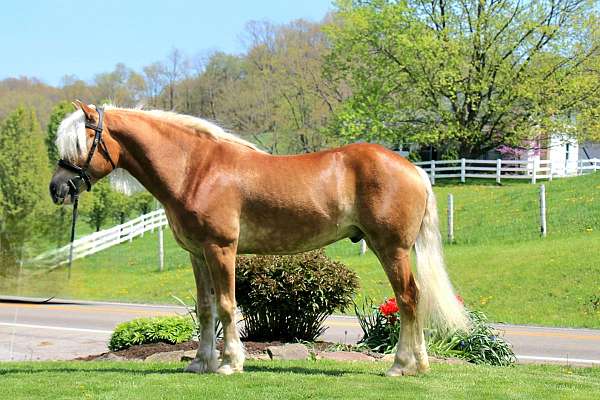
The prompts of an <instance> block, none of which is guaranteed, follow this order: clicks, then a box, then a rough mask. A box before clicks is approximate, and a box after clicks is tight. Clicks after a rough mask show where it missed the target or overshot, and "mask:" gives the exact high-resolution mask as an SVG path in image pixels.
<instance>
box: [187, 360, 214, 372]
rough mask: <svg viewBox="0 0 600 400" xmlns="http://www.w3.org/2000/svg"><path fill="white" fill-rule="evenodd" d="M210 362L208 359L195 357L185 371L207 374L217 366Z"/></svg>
mask: <svg viewBox="0 0 600 400" xmlns="http://www.w3.org/2000/svg"><path fill="white" fill-rule="evenodd" d="M210 364H211V363H210V362H208V361H204V360H198V359H194V360H192V362H191V363H190V365H188V366H187V367H185V369H184V370H183V371H184V372H190V373H194V374H206V373H209V372H214V371H215V370H216V367H215V366H211V365H210Z"/></svg>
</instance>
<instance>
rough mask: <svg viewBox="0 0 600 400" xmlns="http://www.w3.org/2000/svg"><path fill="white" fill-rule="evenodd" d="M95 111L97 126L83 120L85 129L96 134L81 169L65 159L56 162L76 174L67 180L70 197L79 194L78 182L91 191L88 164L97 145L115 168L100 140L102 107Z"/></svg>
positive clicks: (104, 145)
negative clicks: (91, 130)
mask: <svg viewBox="0 0 600 400" xmlns="http://www.w3.org/2000/svg"><path fill="white" fill-rule="evenodd" d="M96 111H98V125H93V124H92V122H91V121H89V120H88V119H87V118H86V120H85V127H86V128H89V129H93V130H94V131H95V132H96V134H95V135H94V141H93V142H92V147H90V150H89V152H88V155H87V158H86V160H85V163H84V164H83V167H79V166H77V165H74V164H72V163H71V162H69V161H67V160H65V159H60V160H58V165H59V166H60V167H62V168H64V169H68V170H69V171H72V172H75V173H76V174H77V175H76V176H74V177H73V178H71V179H69V181H68V182H67V184H68V185H69V188H70V191H69V192H70V194H71V196H77V195H78V194H79V186H80V185H79V182H78V181H83V182H84V183H85V186H86V188H87V191H88V192H89V191H90V190H91V189H92V182H91V179H90V175H89V174H88V172H87V170H88V168H89V167H90V163H91V162H92V157H94V153H96V149H97V148H98V145H99V146H100V149H101V151H102V152H103V153H104V156H105V157H106V159H107V160H108V162H109V163H110V165H111V166H112V168H113V169H115V168H116V166H115V163H114V162H113V160H112V158H111V157H110V153H109V152H108V148H107V147H106V143H104V140H103V139H102V130H103V128H102V123H103V119H104V110H103V109H102V107H98V108H97V110H96ZM73 200H74V199H73Z"/></svg>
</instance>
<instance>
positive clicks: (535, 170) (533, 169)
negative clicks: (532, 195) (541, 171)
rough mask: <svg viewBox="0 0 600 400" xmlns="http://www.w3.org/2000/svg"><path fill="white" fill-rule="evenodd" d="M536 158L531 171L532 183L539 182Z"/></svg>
mask: <svg viewBox="0 0 600 400" xmlns="http://www.w3.org/2000/svg"><path fill="white" fill-rule="evenodd" d="M536 160H537V159H536V158H534V159H533V167H532V169H531V183H536V182H537V163H536Z"/></svg>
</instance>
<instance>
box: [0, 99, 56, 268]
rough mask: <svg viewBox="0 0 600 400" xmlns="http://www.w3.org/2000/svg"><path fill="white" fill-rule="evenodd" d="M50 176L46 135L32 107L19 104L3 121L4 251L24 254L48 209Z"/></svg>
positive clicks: (0, 218)
mask: <svg viewBox="0 0 600 400" xmlns="http://www.w3.org/2000/svg"><path fill="white" fill-rule="evenodd" d="M49 179H50V171H49V169H48V158H47V152H46V149H45V147H44V136H43V134H42V131H41V129H40V126H39V123H38V121H37V118H36V116H35V113H34V111H33V110H32V109H28V108H24V107H19V108H17V109H16V110H15V111H13V112H12V113H10V114H9V115H8V116H7V117H6V119H5V120H4V121H3V122H2V123H1V124H0V226H1V228H2V229H0V253H2V254H0V255H1V256H2V259H3V260H6V259H7V258H8V259H13V260H14V259H15V258H17V257H20V256H21V255H22V251H23V246H24V243H25V241H26V239H31V238H33V237H35V236H36V233H37V232H38V228H39V224H38V223H37V222H38V220H39V219H40V218H39V217H40V216H42V215H44V214H45V213H47V212H48V209H49V207H50V206H51V203H50V201H49V197H48V192H47V184H48V181H49Z"/></svg>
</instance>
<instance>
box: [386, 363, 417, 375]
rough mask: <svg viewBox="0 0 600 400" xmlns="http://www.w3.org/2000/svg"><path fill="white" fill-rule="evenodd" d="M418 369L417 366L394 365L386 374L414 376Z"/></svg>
mask: <svg viewBox="0 0 600 400" xmlns="http://www.w3.org/2000/svg"><path fill="white" fill-rule="evenodd" d="M417 373H418V371H417V369H416V368H406V367H399V366H395V365H394V366H393V367H392V368H390V369H389V370H388V371H387V372H386V373H385V375H386V376H413V375H417Z"/></svg>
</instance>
